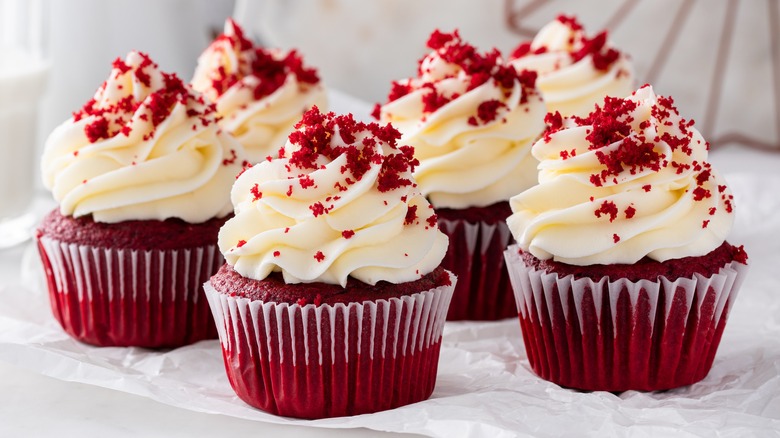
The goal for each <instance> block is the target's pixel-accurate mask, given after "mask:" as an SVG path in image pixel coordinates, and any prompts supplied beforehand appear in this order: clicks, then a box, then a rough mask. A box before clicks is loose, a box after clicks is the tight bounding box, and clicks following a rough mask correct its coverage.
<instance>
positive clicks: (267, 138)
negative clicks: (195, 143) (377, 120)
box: [192, 19, 327, 163]
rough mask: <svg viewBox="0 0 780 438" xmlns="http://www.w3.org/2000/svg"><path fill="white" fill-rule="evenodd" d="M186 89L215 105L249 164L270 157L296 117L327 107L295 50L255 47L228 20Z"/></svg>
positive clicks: (318, 84) (311, 71)
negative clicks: (242, 149) (201, 94)
mask: <svg viewBox="0 0 780 438" xmlns="http://www.w3.org/2000/svg"><path fill="white" fill-rule="evenodd" d="M192 87H193V88H195V90H197V91H200V92H202V93H203V94H205V95H206V97H208V98H209V99H210V100H211V101H212V102H215V103H216V104H217V113H218V114H219V115H220V116H221V117H222V120H221V121H220V122H219V123H220V126H222V128H223V129H225V130H226V131H228V132H229V133H230V134H232V135H233V136H234V137H235V138H236V139H238V141H239V142H240V143H241V145H242V146H244V150H246V153H247V157H248V159H249V160H250V161H251V162H252V163H257V162H259V161H262V160H264V159H265V158H266V157H267V156H271V157H276V154H277V152H278V151H279V148H280V147H282V146H284V143H285V141H286V140H287V135H288V134H289V133H290V131H291V130H292V129H293V125H294V124H295V123H296V122H297V121H298V120H300V118H301V115H302V114H303V113H304V112H305V111H306V110H308V109H309V108H311V107H312V106H314V105H317V106H318V107H320V108H324V107H325V106H326V105H327V96H326V93H325V88H324V87H323V85H322V83H321V82H320V78H319V76H318V75H317V71H316V70H315V69H313V68H309V67H306V66H305V65H304V64H303V60H302V59H301V56H300V55H299V54H298V53H297V52H296V51H295V50H291V51H289V52H284V51H281V50H275V49H264V48H262V47H257V46H255V45H254V44H253V43H252V41H250V40H249V39H247V38H246V37H245V36H244V32H243V31H242V30H241V27H239V26H238V24H236V22H235V21H233V20H232V19H228V20H227V22H226V23H225V31H224V33H223V34H222V35H220V36H218V37H217V38H216V39H215V40H214V42H213V43H211V45H210V46H209V47H208V48H206V50H205V51H204V52H203V54H201V55H200V57H199V58H198V66H197V68H196V69H195V74H194V76H193V78H192Z"/></svg>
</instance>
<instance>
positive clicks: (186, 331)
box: [38, 236, 224, 348]
mask: <svg viewBox="0 0 780 438" xmlns="http://www.w3.org/2000/svg"><path fill="white" fill-rule="evenodd" d="M38 250H39V252H40V255H41V260H42V261H43V268H44V273H45V276H46V281H47V285H48V290H49V297H50V301H51V307H52V312H53V313H54V316H55V318H56V319H57V321H59V323H60V325H62V328H63V329H65V331H66V332H67V333H68V334H70V335H71V336H73V337H74V338H76V339H78V340H79V341H82V342H86V343H88V344H93V345H98V346H136V347H146V348H166V347H178V346H182V345H187V344H191V343H193V342H197V341H200V340H203V339H213V338H216V337H217V332H216V327H215V326H214V320H213V319H212V317H211V312H210V311H209V306H208V302H207V300H206V299H205V296H203V290H202V289H201V285H202V284H203V282H204V281H206V280H208V279H209V278H210V277H211V275H213V274H214V273H215V272H216V271H217V270H218V269H219V267H220V266H221V264H222V263H223V262H224V260H223V258H222V255H221V254H220V253H219V251H218V249H217V247H216V245H210V246H205V247H197V248H188V249H179V250H164V251H162V250H147V251H143V250H130V249H114V248H102V247H94V246H88V245H78V244H73V243H70V244H69V243H64V242H60V241H58V240H55V239H52V238H50V237H47V236H43V237H41V238H39V239H38Z"/></svg>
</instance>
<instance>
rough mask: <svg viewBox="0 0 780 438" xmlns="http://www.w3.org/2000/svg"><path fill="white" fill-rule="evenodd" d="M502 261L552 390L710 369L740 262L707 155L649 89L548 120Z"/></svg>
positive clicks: (726, 202) (646, 386)
mask: <svg viewBox="0 0 780 438" xmlns="http://www.w3.org/2000/svg"><path fill="white" fill-rule="evenodd" d="M548 121H549V123H550V128H549V130H548V131H547V132H546V133H545V136H544V138H543V139H542V140H539V141H538V142H537V143H536V144H534V146H533V154H534V156H535V157H536V158H538V159H539V160H540V161H541V163H540V165H539V185H538V186H535V187H532V188H530V189H528V190H526V191H525V192H523V193H520V194H519V195H517V196H515V197H513V198H512V199H511V201H510V203H511V206H512V211H513V212H514V213H513V214H512V216H511V217H510V218H509V220H508V223H509V228H510V229H511V230H512V234H513V235H514V237H515V239H516V240H517V245H513V246H511V247H510V248H509V249H508V250H507V251H506V258H507V264H508V267H509V271H510V275H511V278H512V283H513V286H514V288H515V294H516V298H517V303H518V307H519V309H520V315H519V317H520V325H521V327H522V332H523V340H524V341H525V347H526V352H527V354H528V359H529V361H530V363H531V367H532V369H533V370H534V372H536V373H537V374H538V375H539V376H540V377H542V378H544V379H547V380H550V381H552V382H555V383H557V384H559V385H561V386H566V387H570V388H578V389H585V390H605V391H625V390H631V389H633V390H643V391H650V390H661V389H669V388H675V387H679V386H683V385H689V384H692V383H695V382H697V381H699V380H701V379H702V378H704V376H706V375H707V373H708V372H709V370H710V367H711V366H712V361H713V358H714V356H715V352H716V350H717V348H718V344H719V343H720V338H721V335H722V333H723V329H724V327H725V324H726V319H727V317H728V313H729V310H730V309H731V307H732V306H733V302H734V299H735V297H736V295H737V291H738V290H739V287H740V284H741V283H742V281H743V280H744V276H745V274H746V270H747V255H746V253H745V251H744V249H743V248H742V247H741V246H740V247H736V246H732V245H731V244H729V243H728V242H726V241H725V239H726V236H727V235H728V234H729V231H730V229H731V227H732V223H733V220H734V204H733V198H732V195H731V194H730V192H729V189H728V187H727V185H726V182H725V181H724V180H723V178H722V177H721V176H720V175H719V174H718V173H717V172H716V171H715V169H713V168H712V166H711V165H710V163H709V162H708V161H707V155H708V152H707V151H708V144H707V142H706V141H705V140H704V139H703V138H702V136H701V134H699V132H698V131H697V130H696V129H695V128H694V126H693V125H694V123H693V121H692V120H690V121H688V120H685V119H683V118H682V117H680V115H679V113H678V111H677V109H676V108H675V106H674V102H673V100H672V99H671V98H669V97H663V96H656V95H655V94H654V93H653V89H652V88H651V87H650V86H649V85H645V86H644V87H642V88H640V89H639V90H637V91H635V92H634V93H633V94H632V95H630V96H629V97H627V98H625V99H620V98H610V97H608V98H606V99H605V100H604V102H603V105H602V106H597V107H596V109H595V110H594V111H593V112H592V113H590V114H589V115H588V116H587V117H584V118H580V117H576V116H575V117H570V118H562V117H560V114H556V115H555V116H551V117H550V118H549V119H548Z"/></svg>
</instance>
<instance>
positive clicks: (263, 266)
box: [219, 107, 447, 286]
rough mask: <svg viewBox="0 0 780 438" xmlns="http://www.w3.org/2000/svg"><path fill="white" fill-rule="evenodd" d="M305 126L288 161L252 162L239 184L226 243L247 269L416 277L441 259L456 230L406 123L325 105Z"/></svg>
mask: <svg viewBox="0 0 780 438" xmlns="http://www.w3.org/2000/svg"><path fill="white" fill-rule="evenodd" d="M295 128H296V130H295V131H294V132H292V133H291V134H290V136H289V140H288V142H287V143H286V144H285V145H284V147H282V148H281V150H280V151H279V158H278V159H269V160H266V161H263V162H260V163H258V164H256V165H254V166H253V167H251V168H248V169H247V170H246V171H245V172H244V173H243V174H242V175H241V176H239V178H238V179H237V180H236V183H235V185H234V186H233V191H232V195H231V197H232V201H233V204H234V206H235V217H234V218H232V219H230V220H228V222H227V223H226V224H225V226H224V227H223V228H222V230H221V232H220V236H219V246H220V249H221V250H222V252H223V254H224V255H225V259H226V260H227V262H228V263H229V264H231V265H232V266H233V267H234V269H235V270H236V271H237V272H239V273H240V274H241V275H243V276H245V277H249V278H253V279H256V280H261V279H263V278H265V277H266V276H267V275H268V274H269V273H271V272H274V271H276V272H279V271H281V272H282V273H283V276H284V279H285V281H286V282H288V283H307V282H325V283H332V284H341V285H342V286H344V285H346V281H347V278H348V277H349V276H351V277H354V278H356V279H358V280H361V281H363V282H365V283H368V284H375V283H376V282H377V281H380V280H385V281H389V282H392V283H401V282H406V281H413V280H416V279H418V278H421V277H422V276H424V275H425V274H428V273H429V272H431V271H432V270H433V269H435V268H436V267H437V266H438V265H439V264H440V263H441V260H442V258H443V257H444V253H445V252H446V249H447V238H446V236H445V235H444V234H442V233H441V232H440V231H439V229H438V226H437V223H436V215H435V214H434V213H433V209H432V208H431V206H430V204H428V202H427V201H426V200H425V198H424V197H423V196H422V194H421V193H420V191H419V189H418V188H417V184H416V183H415V182H414V180H413V178H412V171H413V170H414V168H415V166H416V165H417V160H416V159H415V158H414V157H413V154H414V151H413V149H412V148H411V147H409V146H398V145H397V140H398V138H400V134H399V133H398V131H396V130H395V129H393V128H392V127H391V126H389V125H386V126H380V125H377V124H375V123H371V124H365V123H359V122H356V121H355V120H354V119H353V118H352V116H351V115H348V116H336V115H334V114H333V113H328V114H322V113H320V112H319V109H317V108H316V107H315V108H313V109H312V110H310V111H309V112H307V113H306V114H304V116H303V119H302V120H301V121H300V122H299V123H298V124H297V125H296V126H295Z"/></svg>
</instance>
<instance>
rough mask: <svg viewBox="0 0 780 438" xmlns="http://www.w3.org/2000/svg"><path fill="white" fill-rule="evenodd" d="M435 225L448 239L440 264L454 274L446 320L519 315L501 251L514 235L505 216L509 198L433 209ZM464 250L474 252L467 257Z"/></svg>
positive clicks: (492, 318)
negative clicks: (455, 279) (476, 204)
mask: <svg viewBox="0 0 780 438" xmlns="http://www.w3.org/2000/svg"><path fill="white" fill-rule="evenodd" d="M436 214H437V216H438V219H439V228H441V230H442V231H443V232H444V233H445V234H446V235H447V237H449V238H450V247H449V249H448V250H447V254H446V255H445V256H444V260H442V262H441V264H442V266H443V267H444V268H446V269H448V270H450V271H452V272H457V273H458V284H457V285H456V286H455V294H454V295H453V303H452V304H450V310H449V312H448V313H447V319H448V320H450V321H459V320H484V321H490V320H496V319H503V318H513V317H515V316H516V315H517V303H516V302H515V298H514V295H513V294H512V285H511V284H510V282H509V273H508V272H507V270H506V266H505V262H504V250H505V249H506V247H507V246H508V245H509V243H510V241H511V239H512V234H511V233H510V232H509V228H507V226H506V219H507V218H508V217H509V215H510V214H512V210H511V209H510V208H509V202H498V203H495V204H493V205H489V206H487V207H471V208H464V209H452V208H439V209H437V210H436ZM468 254H472V255H473V256H472V257H469V256H468Z"/></svg>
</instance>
